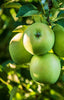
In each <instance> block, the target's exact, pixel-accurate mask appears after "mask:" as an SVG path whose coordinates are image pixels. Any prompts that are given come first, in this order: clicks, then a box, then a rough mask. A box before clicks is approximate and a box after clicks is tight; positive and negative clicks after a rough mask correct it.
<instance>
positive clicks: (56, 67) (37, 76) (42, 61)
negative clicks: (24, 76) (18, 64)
mask: <svg viewBox="0 0 64 100" xmlns="http://www.w3.org/2000/svg"><path fill="white" fill-rule="evenodd" d="M60 72H61V63H60V60H59V58H58V57H57V56H56V55H55V54H51V53H50V54H49V53H47V54H45V55H43V56H37V55H34V56H33V57H32V59H31V64H30V75H31V77H32V79H33V80H35V81H37V82H40V83H49V84H54V83H55V82H56V81H57V80H58V78H59V75H60Z"/></svg>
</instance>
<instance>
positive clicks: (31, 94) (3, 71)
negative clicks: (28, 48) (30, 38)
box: [0, 0, 64, 100]
mask: <svg viewBox="0 0 64 100" xmlns="http://www.w3.org/2000/svg"><path fill="white" fill-rule="evenodd" d="M30 4H32V5H34V8H30V6H29V5H30ZM23 5H25V8H27V6H28V8H29V9H28V10H27V9H26V10H25V9H24V8H22V7H23ZM35 7H36V8H35ZM32 9H33V10H34V12H33V13H31V11H32ZM35 9H36V10H35ZM28 11H30V14H29V13H27V12H28ZM25 13H26V15H25ZM40 21H41V22H43V23H46V24H48V25H50V26H51V27H52V26H53V25H54V24H55V23H58V24H60V25H62V26H63V27H64V0H0V100H64V58H62V60H61V62H62V71H61V75H60V78H59V80H58V81H57V82H56V83H55V84H53V85H50V84H43V83H42V84H40V83H37V82H34V81H33V80H32V78H31V76H30V72H29V66H28V64H27V65H26V64H24V65H16V64H15V63H14V62H13V61H12V59H11V57H10V54H9V42H10V40H11V38H12V37H13V36H14V35H15V34H17V33H19V32H24V30H25V28H26V26H28V25H31V24H32V23H34V22H40ZM46 74H47V73H46Z"/></svg>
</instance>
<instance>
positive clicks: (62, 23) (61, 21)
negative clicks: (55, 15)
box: [55, 18, 64, 27]
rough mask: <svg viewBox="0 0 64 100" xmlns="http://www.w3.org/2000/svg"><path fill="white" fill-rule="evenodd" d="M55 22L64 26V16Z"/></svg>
mask: <svg viewBox="0 0 64 100" xmlns="http://www.w3.org/2000/svg"><path fill="white" fill-rule="evenodd" d="M55 23H56V24H60V25H61V26H63V27H64V18H61V19H59V20H57V21H56V22H55Z"/></svg>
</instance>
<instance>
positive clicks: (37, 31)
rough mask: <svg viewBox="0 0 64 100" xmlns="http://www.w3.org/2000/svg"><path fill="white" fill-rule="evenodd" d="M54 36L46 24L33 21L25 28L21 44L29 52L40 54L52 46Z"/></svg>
mask: <svg viewBox="0 0 64 100" xmlns="http://www.w3.org/2000/svg"><path fill="white" fill-rule="evenodd" d="M54 38H55V37H54V32H53V31H52V29H50V28H49V26H48V25H46V24H43V23H34V24H32V25H31V26H29V27H28V28H27V29H26V30H25V32H24V36H23V44H24V47H25V49H26V50H27V51H28V52H29V53H31V54H33V55H35V54H36V55H42V54H45V53H47V52H48V51H49V50H50V49H51V48H52V47H53V45H54Z"/></svg>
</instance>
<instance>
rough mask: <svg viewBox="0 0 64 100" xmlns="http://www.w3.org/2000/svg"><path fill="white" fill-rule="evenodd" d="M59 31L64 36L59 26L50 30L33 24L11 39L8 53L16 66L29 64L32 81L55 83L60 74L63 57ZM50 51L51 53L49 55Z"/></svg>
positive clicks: (42, 25) (44, 25) (63, 40)
mask: <svg viewBox="0 0 64 100" xmlns="http://www.w3.org/2000/svg"><path fill="white" fill-rule="evenodd" d="M61 30H62V33H61V34H62V36H64V28H63V27H62V26H60V25H56V26H55V27H54V28H53V30H52V29H51V28H50V27H49V26H48V25H46V24H43V23H34V24H32V25H30V26H29V27H28V28H27V29H26V30H25V31H24V33H17V34H16V35H15V36H14V37H13V38H12V39H11V41H10V43H9V52H10V55H11V58H12V60H13V61H14V62H15V63H16V64H24V63H28V62H30V75H31V77H32V79H33V80H34V81H36V82H39V83H49V84H54V83H56V82H57V80H58V78H59V76H60V72H61V62H60V57H63V56H64V52H62V51H64V44H63V43H62V42H64V38H63V37H62V40H61V39H60V36H61V35H60V32H61ZM58 39H59V40H60V43H59V40H58ZM61 43H62V45H61ZM61 47H63V48H62V49H61ZM51 49H53V51H54V52H53V53H50V50H51Z"/></svg>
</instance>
